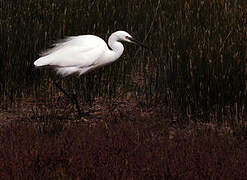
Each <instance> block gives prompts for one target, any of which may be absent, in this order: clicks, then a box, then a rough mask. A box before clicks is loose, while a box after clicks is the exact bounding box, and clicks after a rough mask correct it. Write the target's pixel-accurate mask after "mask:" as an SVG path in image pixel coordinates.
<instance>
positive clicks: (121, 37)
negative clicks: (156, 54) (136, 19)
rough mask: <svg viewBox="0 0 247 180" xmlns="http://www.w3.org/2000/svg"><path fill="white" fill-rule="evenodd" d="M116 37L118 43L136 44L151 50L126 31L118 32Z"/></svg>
mask: <svg viewBox="0 0 247 180" xmlns="http://www.w3.org/2000/svg"><path fill="white" fill-rule="evenodd" d="M114 35H115V36H116V38H117V40H118V41H125V42H129V43H134V44H137V45H139V46H141V47H144V48H147V49H149V48H148V47H147V46H146V45H145V44H143V43H142V42H140V41H137V40H136V39H134V38H133V37H132V36H131V35H130V34H129V33H127V32H125V31H117V32H115V33H114Z"/></svg>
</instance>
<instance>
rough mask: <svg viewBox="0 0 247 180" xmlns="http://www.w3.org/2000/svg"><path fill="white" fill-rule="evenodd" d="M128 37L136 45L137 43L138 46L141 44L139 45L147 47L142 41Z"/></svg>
mask: <svg viewBox="0 0 247 180" xmlns="http://www.w3.org/2000/svg"><path fill="white" fill-rule="evenodd" d="M128 39H129V40H130V41H132V42H133V43H135V44H137V45H139V46H141V47H143V48H146V49H149V47H147V46H146V45H145V44H143V43H142V42H140V41H137V40H135V39H134V38H132V37H128Z"/></svg>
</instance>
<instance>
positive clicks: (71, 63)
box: [34, 31, 148, 117]
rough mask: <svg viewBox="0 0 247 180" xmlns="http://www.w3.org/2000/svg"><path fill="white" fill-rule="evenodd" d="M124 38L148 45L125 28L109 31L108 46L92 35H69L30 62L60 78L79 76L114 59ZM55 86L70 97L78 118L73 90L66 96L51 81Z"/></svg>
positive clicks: (122, 49)
mask: <svg viewBox="0 0 247 180" xmlns="http://www.w3.org/2000/svg"><path fill="white" fill-rule="evenodd" d="M124 41H125V42H130V43H135V44H137V45H140V46H142V47H144V48H148V47H147V46H146V45H144V44H143V43H141V42H139V41H137V40H135V39H134V38H133V37H132V36H131V35H130V34H129V33H127V32H125V31H116V32H114V33H113V34H111V36H110V37H109V39H108V45H109V47H110V49H109V48H108V46H107V44H106V43H105V41H104V40H103V39H101V38H100V37H97V36H94V35H80V36H71V37H67V38H66V39H64V40H62V41H60V42H58V43H56V44H54V47H53V48H51V49H49V50H47V51H45V52H43V53H42V54H41V57H40V58H39V59H37V60H36V61H35V62H34V65H35V66H36V67H41V66H50V67H52V68H54V69H55V70H56V72H57V74H59V75H61V76H62V77H66V76H68V75H71V74H78V75H79V76H80V75H82V74H84V73H87V72H89V71H91V70H93V69H96V68H99V67H102V66H104V65H107V64H110V63H112V62H114V61H116V60H117V59H118V58H119V57H120V56H121V55H122V53H123V51H124V46H123V44H122V43H121V42H124ZM55 85H56V87H57V88H58V89H59V90H61V91H62V92H63V93H64V94H65V95H66V96H67V97H69V98H70V99H71V101H72V103H73V104H74V103H75V104H76V108H77V110H78V115H79V117H81V115H82V113H81V110H80V107H79V105H78V101H77V97H76V95H75V91H73V93H72V95H71V96H70V95H69V94H68V93H67V92H66V91H65V90H64V89H63V88H62V87H61V86H60V85H59V83H58V81H56V82H55Z"/></svg>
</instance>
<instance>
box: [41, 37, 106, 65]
mask: <svg viewBox="0 0 247 180" xmlns="http://www.w3.org/2000/svg"><path fill="white" fill-rule="evenodd" d="M106 48H107V45H106V43H105V42H104V40H103V39H101V38H99V37H97V36H93V35H82V36H77V37H68V38H66V39H65V40H63V41H60V42H58V43H57V44H55V47H53V48H52V49H49V50H48V51H46V52H44V53H42V56H43V58H46V59H47V61H48V62H47V65H54V66H61V67H73V66H77V67H89V66H92V65H93V64H95V63H96V61H97V60H98V59H99V58H100V57H101V56H103V54H104V53H105V50H106Z"/></svg>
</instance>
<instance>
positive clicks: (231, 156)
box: [0, 119, 247, 179]
mask: <svg viewBox="0 0 247 180" xmlns="http://www.w3.org/2000/svg"><path fill="white" fill-rule="evenodd" d="M154 121H155V120H154V119H152V122H154ZM171 131H172V133H171ZM169 132H170V133H169ZM171 134H172V136H171ZM0 135H1V136H0V141H1V146H0V157H1V163H0V176H1V177H4V179H15V178H19V179H27V178H30V179H31V178H32V179H34V178H35V179H44V178H46V179H48V178H83V179H169V178H171V179H172V178H174V179H239V178H240V177H246V176H247V171H246V170H247V142H246V140H239V139H238V138H236V137H234V136H233V135H232V134H230V133H225V134H223V133H222V132H220V131H217V130H216V129H212V128H208V127H200V128H199V127H198V126H197V127H193V128H190V129H183V130H181V129H180V130H171V128H170V127H168V126H167V125H164V123H162V122H160V121H158V120H156V121H155V123H151V122H149V123H147V122H146V123H143V122H140V121H139V120H136V121H118V122H116V123H109V124H107V123H104V122H103V123H96V124H94V125H93V126H92V124H88V123H67V124H65V123H62V122H61V121H60V122H59V121H58V122H57V124H56V125H54V123H51V122H50V123H49V122H47V125H43V126H42V125H41V124H40V125H37V127H34V123H27V122H19V123H17V122H13V123H10V124H9V125H8V126H6V127H5V128H2V129H1V132H0Z"/></svg>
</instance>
